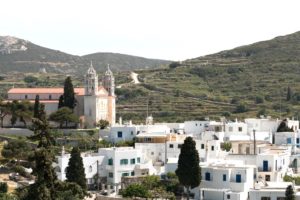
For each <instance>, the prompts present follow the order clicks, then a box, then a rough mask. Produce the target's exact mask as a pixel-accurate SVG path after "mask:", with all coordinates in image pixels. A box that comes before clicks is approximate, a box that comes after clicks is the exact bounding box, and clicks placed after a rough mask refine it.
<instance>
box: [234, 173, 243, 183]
mask: <svg viewBox="0 0 300 200" xmlns="http://www.w3.org/2000/svg"><path fill="white" fill-rule="evenodd" d="M235 182H237V183H240V182H242V176H241V175H240V174H237V175H236V177H235Z"/></svg>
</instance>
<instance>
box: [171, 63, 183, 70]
mask: <svg viewBox="0 0 300 200" xmlns="http://www.w3.org/2000/svg"><path fill="white" fill-rule="evenodd" d="M180 65H181V64H180V63H179V62H172V63H170V64H169V68H170V69H175V68H176V67H179V66H180Z"/></svg>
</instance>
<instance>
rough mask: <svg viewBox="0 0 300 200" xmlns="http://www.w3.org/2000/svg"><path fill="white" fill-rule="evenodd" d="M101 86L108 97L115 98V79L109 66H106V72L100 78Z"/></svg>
mask: <svg viewBox="0 0 300 200" xmlns="http://www.w3.org/2000/svg"><path fill="white" fill-rule="evenodd" d="M102 84H103V87H104V88H105V89H106V91H107V92H108V95H109V96H115V77H114V75H113V73H112V71H111V70H110V68H109V65H107V70H106V72H105V74H104V76H103V78H102Z"/></svg>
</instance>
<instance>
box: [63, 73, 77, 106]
mask: <svg viewBox="0 0 300 200" xmlns="http://www.w3.org/2000/svg"><path fill="white" fill-rule="evenodd" d="M63 100H64V106H66V107H68V108H70V109H71V110H73V109H74V107H75V106H76V99H75V93H74V87H73V84H72V80H71V77H70V76H68V77H67V78H66V80H65V84H64V94H63Z"/></svg>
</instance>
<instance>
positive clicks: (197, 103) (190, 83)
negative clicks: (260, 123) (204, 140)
mask: <svg viewBox="0 0 300 200" xmlns="http://www.w3.org/2000/svg"><path fill="white" fill-rule="evenodd" d="M136 72H137V73H138V74H140V79H141V81H143V83H142V84H140V85H135V86H128V87H127V88H128V89H132V87H134V90H140V91H143V92H144V93H145V94H148V96H147V95H145V94H143V95H138V96H136V97H132V98H129V99H128V98H127V99H125V98H124V99H122V98H121V99H120V103H121V105H119V110H118V113H119V114H120V115H123V116H125V118H129V117H137V116H141V117H142V116H145V111H146V107H147V106H146V104H147V103H146V102H147V99H149V98H150V99H151V101H150V102H151V105H150V110H151V111H150V112H151V113H152V114H153V115H154V118H155V119H156V120H158V121H164V120H167V121H171V120H175V121H183V120H187V119H201V118H204V117H210V118H214V119H218V118H219V117H221V116H227V117H229V118H232V119H234V118H236V117H237V118H243V117H255V116H260V115H270V116H273V117H280V116H282V117H286V116H289V117H292V116H295V117H298V115H299V113H300V106H299V101H300V84H299V83H300V76H299V75H300V32H297V33H294V34H291V35H287V36H281V37H277V38H275V39H273V40H269V41H264V42H259V43H255V44H252V45H248V46H242V47H239V48H235V49H233V50H229V51H222V52H220V53H217V54H212V55H208V56H204V57H199V58H195V59H190V60H186V61H184V62H183V63H182V64H181V66H179V67H176V68H173V69H171V68H165V69H157V70H140V71H136ZM288 87H290V88H291V91H292V93H293V94H292V95H291V99H290V100H289V101H287V88H288ZM119 90H120V91H119V92H122V90H126V88H121V89H119ZM140 93H141V92H140Z"/></svg>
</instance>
